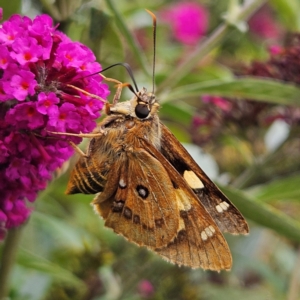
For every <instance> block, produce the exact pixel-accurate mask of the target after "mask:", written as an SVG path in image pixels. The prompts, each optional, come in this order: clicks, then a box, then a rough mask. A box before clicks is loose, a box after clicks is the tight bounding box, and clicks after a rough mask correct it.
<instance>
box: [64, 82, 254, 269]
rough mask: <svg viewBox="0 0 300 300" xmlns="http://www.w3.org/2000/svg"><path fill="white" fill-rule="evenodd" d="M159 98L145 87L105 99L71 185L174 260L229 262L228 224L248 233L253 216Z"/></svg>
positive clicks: (108, 219) (135, 237) (115, 224)
mask: <svg viewBox="0 0 300 300" xmlns="http://www.w3.org/2000/svg"><path fill="white" fill-rule="evenodd" d="M133 92H134V91H133ZM118 97H119V93H118V96H116V98H118ZM159 106H160V105H159V102H158V100H157V98H156V97H155V94H154V93H153V92H147V90H146V89H145V88H143V89H142V90H140V91H136V92H134V96H133V97H132V99H130V100H128V101H125V102H118V101H113V104H106V108H105V112H106V114H107V117H106V118H105V119H104V120H103V121H102V122H100V123H99V124H98V127H97V128H96V129H95V130H94V132H93V133H92V134H91V136H92V138H91V140H90V143H89V145H88V148H87V152H86V154H84V155H81V157H80V158H79V161H78V162H77V163H76V165H75V167H74V169H73V170H72V172H71V176H70V180H69V182H68V186H67V191H66V193H67V194H75V193H83V194H96V196H95V198H94V200H93V202H92V204H93V206H94V209H95V211H96V212H97V213H98V214H99V215H100V216H101V217H102V218H103V219H104V220H105V226H107V227H109V228H111V229H113V231H115V232H116V233H117V234H120V235H122V236H124V237H125V238H126V239H127V240H128V241H130V242H133V243H135V244H137V245H138V246H144V247H147V248H148V249H150V250H152V251H154V252H155V253H157V254H158V255H160V256H161V257H163V258H164V259H166V260H167V261H169V262H172V263H175V264H177V265H179V266H188V267H191V268H203V269H209V270H215V271H220V270H223V269H225V270H230V268H231V266H232V257H231V253H230V249H229V247H228V244H227V242H226V240H225V238H224V236H223V234H222V232H228V233H231V234H247V233H248V232H249V229H248V225H247V222H246V221H245V219H244V217H243V216H242V215H241V213H240V212H239V211H238V209H237V208H236V207H235V206H234V205H233V204H232V203H231V202H230V200H229V199H228V198H227V197H226V196H225V195H224V194H223V193H222V192H221V191H220V190H219V189H218V187H217V186H216V185H215V184H214V183H213V182H212V181H211V180H210V179H209V177H208V176H207V175H206V174H205V173H204V172H203V170H202V169H201V168H200V167H199V166H198V165H197V163H196V162H195V161H194V159H193V158H192V157H191V155H190V154H189V153H188V152H187V150H186V149H185V148H184V147H183V146H182V145H181V143H180V142H179V141H178V140H177V139H176V137H175V136H174V135H173V134H172V133H171V131H170V130H169V129H168V128H167V127H166V126H165V125H164V124H163V123H162V122H161V121H160V119H159V116H158V110H159Z"/></svg>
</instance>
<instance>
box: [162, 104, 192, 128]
mask: <svg viewBox="0 0 300 300" xmlns="http://www.w3.org/2000/svg"><path fill="white" fill-rule="evenodd" d="M159 113H160V116H161V118H162V119H163V118H164V116H165V117H167V118H168V119H169V118H170V119H172V120H176V121H178V123H181V124H184V125H186V126H189V125H190V123H191V119H192V117H193V115H194V110H193V108H192V107H191V106H189V105H187V104H185V103H180V104H178V103H171V102H168V103H164V105H162V106H161V108H160V110H159Z"/></svg>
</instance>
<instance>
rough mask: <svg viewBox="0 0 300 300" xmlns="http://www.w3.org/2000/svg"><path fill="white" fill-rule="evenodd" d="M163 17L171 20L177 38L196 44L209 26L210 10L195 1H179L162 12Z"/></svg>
mask: <svg viewBox="0 0 300 300" xmlns="http://www.w3.org/2000/svg"><path fill="white" fill-rule="evenodd" d="M162 19H163V21H165V22H169V23H170V25H171V27H172V31H173V35H174V37H175V39H177V40H178V41H179V42H181V43H183V44H186V45H195V44H196V43H198V42H199V40H200V39H201V38H202V37H203V36H204V34H205V33H206V31H207V28H208V12H207V11H206V9H205V8H204V7H203V6H201V5H199V4H198V3H194V2H179V3H177V4H174V5H173V6H172V7H171V8H170V9H168V10H166V11H163V12H162Z"/></svg>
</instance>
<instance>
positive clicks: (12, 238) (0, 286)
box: [0, 226, 22, 300]
mask: <svg viewBox="0 0 300 300" xmlns="http://www.w3.org/2000/svg"><path fill="white" fill-rule="evenodd" d="M21 231H22V227H21V226H20V227H16V228H11V229H10V230H9V231H8V234H7V237H6V239H5V243H4V247H3V251H2V257H1V259H0V262H1V265H0V300H4V299H6V297H7V293H8V290H9V279H10V274H11V271H12V268H13V266H14V262H15V257H16V254H17V249H18V244H19V240H20V237H21Z"/></svg>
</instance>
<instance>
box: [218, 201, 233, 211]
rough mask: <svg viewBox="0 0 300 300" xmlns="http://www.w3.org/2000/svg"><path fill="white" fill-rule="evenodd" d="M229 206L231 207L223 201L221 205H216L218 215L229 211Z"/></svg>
mask: <svg viewBox="0 0 300 300" xmlns="http://www.w3.org/2000/svg"><path fill="white" fill-rule="evenodd" d="M229 206H230V205H229V204H228V203H227V202H225V201H223V202H221V203H220V204H218V205H216V210H217V212H218V213H222V212H224V211H225V210H227V209H228V207H229Z"/></svg>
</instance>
